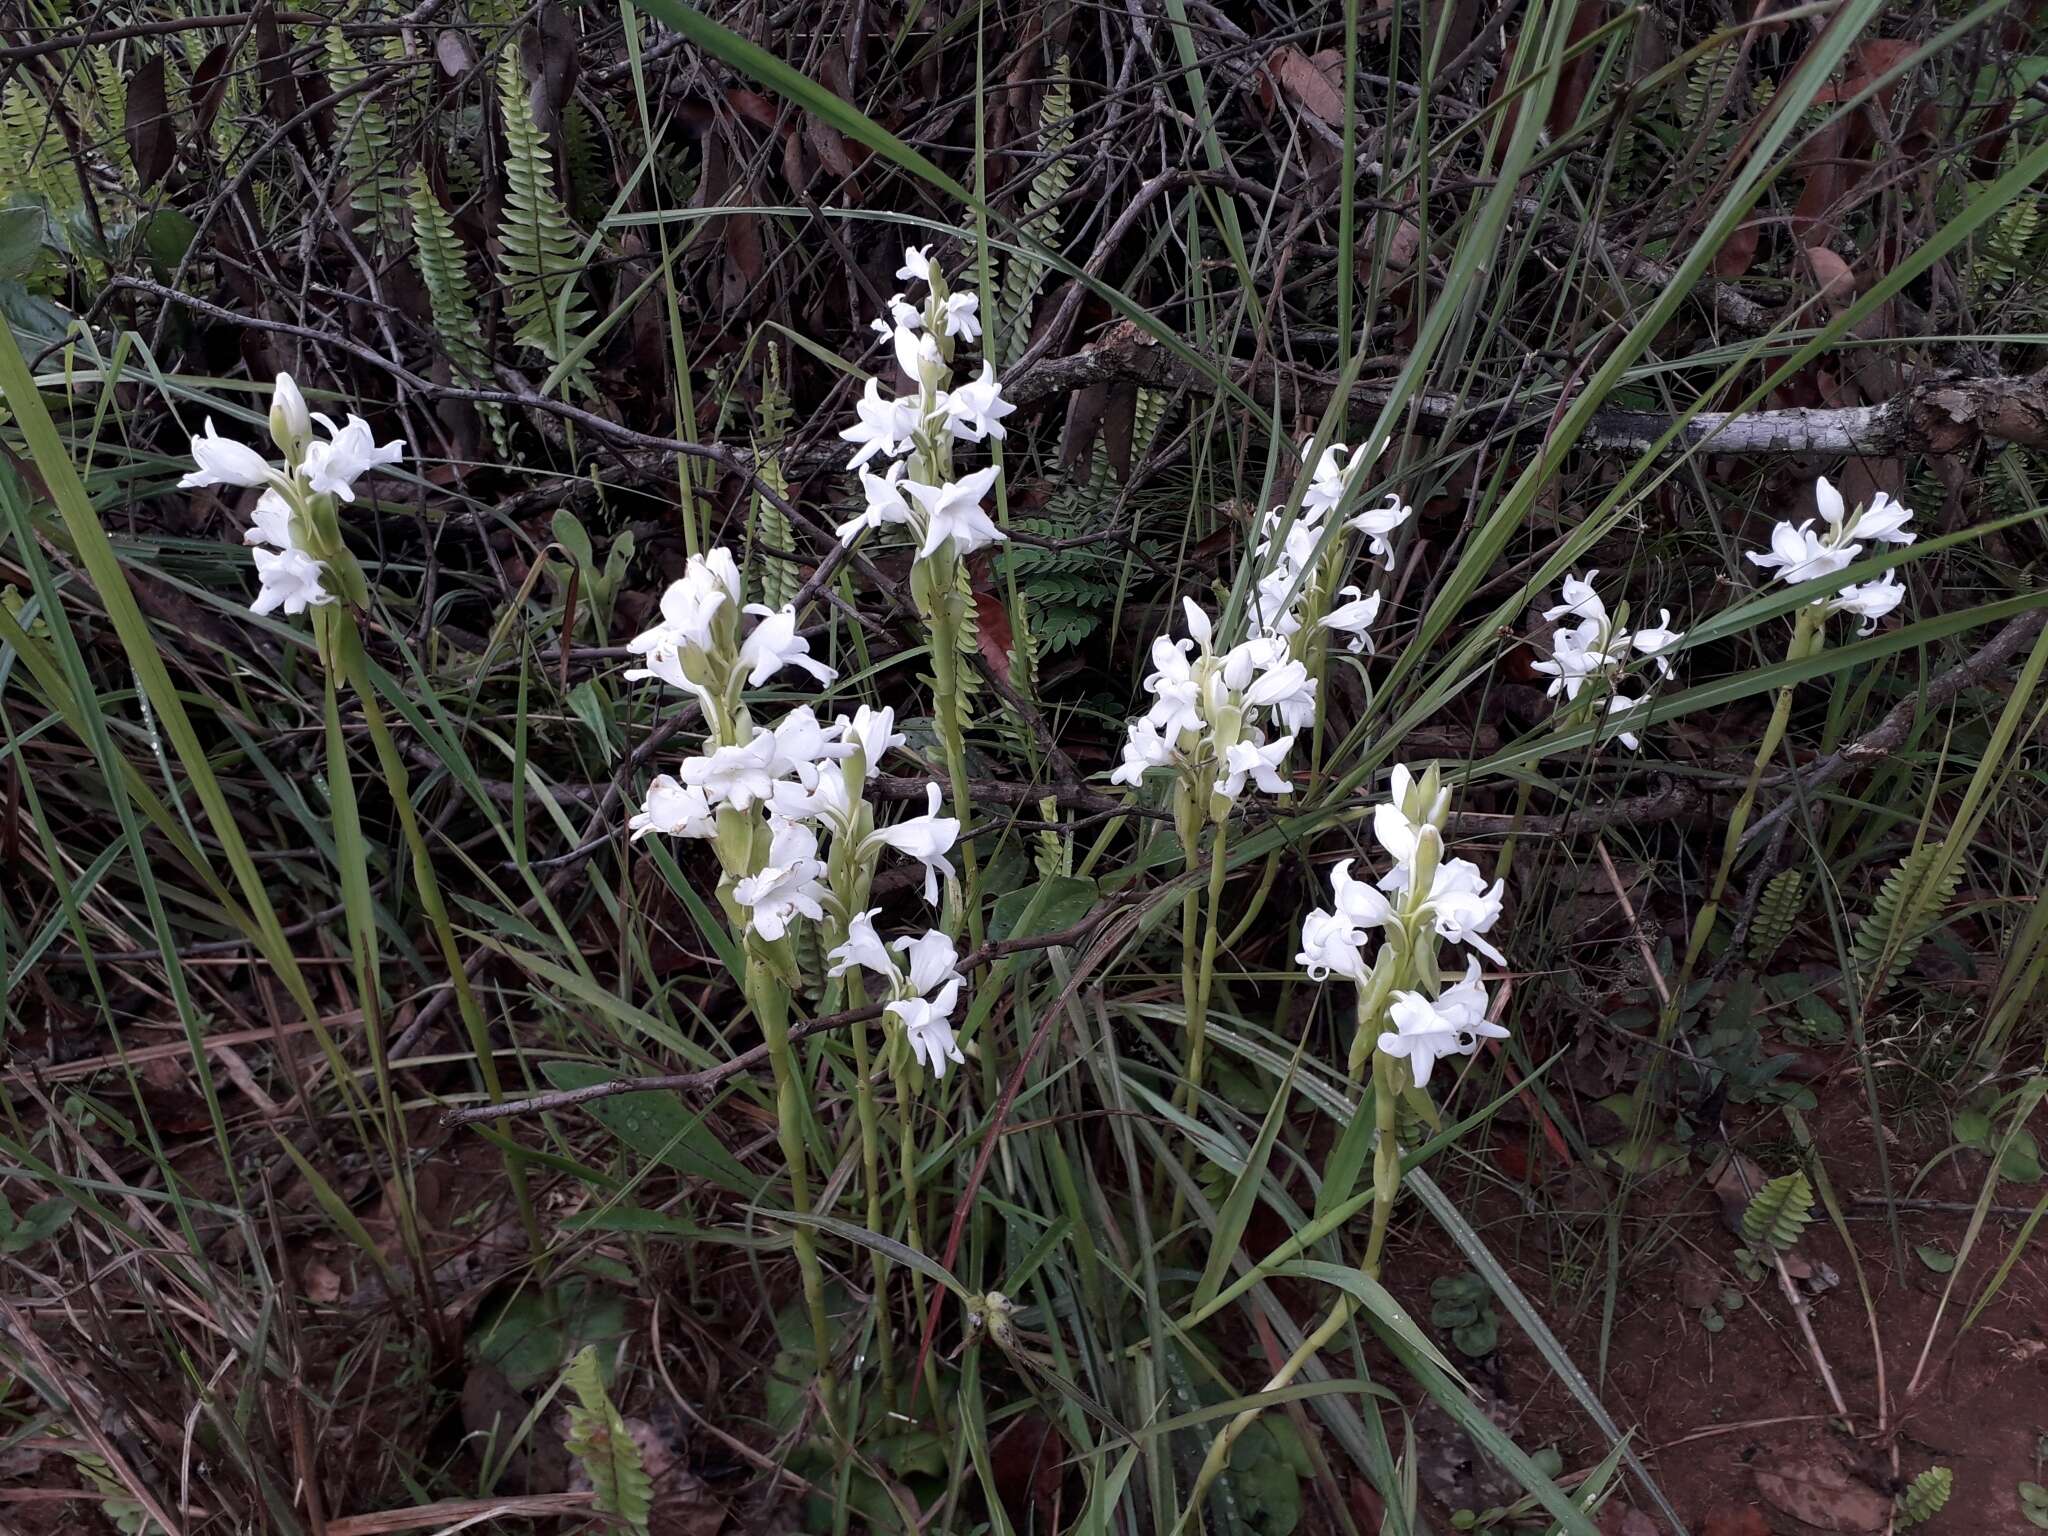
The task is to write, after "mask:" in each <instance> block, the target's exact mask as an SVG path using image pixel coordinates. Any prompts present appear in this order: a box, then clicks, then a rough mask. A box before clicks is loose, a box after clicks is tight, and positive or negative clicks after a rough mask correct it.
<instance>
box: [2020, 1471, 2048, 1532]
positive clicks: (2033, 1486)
mask: <svg viewBox="0 0 2048 1536" xmlns="http://www.w3.org/2000/svg"><path fill="white" fill-rule="evenodd" d="M2019 1503H2020V1513H2021V1514H2022V1515H2023V1516H2025V1517H2026V1521H2027V1524H2029V1525H2031V1526H2036V1527H2038V1528H2039V1529H2041V1530H2044V1531H2048V1488H2043V1487H2042V1486H2041V1485H2040V1484H2039V1483H2021V1484H2020V1486H2019Z"/></svg>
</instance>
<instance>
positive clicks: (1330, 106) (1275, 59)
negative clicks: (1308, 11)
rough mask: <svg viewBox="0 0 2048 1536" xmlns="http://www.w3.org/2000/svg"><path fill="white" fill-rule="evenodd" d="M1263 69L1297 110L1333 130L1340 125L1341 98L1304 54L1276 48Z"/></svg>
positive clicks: (1327, 78) (1342, 119)
mask: <svg viewBox="0 0 2048 1536" xmlns="http://www.w3.org/2000/svg"><path fill="white" fill-rule="evenodd" d="M1266 68H1267V70H1268V71H1269V72H1270V73H1271V75H1272V77H1273V79H1274V80H1275V81H1277V82H1278V83H1279V86H1280V89H1281V90H1282V91H1283V92H1284V93H1285V94H1286V95H1287V96H1288V97H1289V98H1290V99H1291V100H1292V101H1293V102H1294V104H1295V105H1296V106H1297V107H1300V108H1301V109H1302V110H1303V111H1304V112H1309V113H1312V114H1313V115H1315V116H1316V117H1319V118H1321V119H1322V120H1323V121H1324V122H1325V123H1328V124H1329V125H1330V126H1331V127H1332V128H1336V127H1340V126H1342V124H1343V122H1344V97H1343V95H1342V94H1341V93H1340V92H1339V91H1338V90H1337V88H1336V87H1335V86H1334V85H1332V84H1330V79H1329V76H1327V75H1325V74H1324V73H1323V72H1322V71H1321V70H1320V69H1318V68H1316V65H1315V61H1314V60H1313V59H1311V58H1310V57H1309V56H1308V55H1307V54H1305V53H1303V52H1302V51H1301V50H1300V49H1299V48H1295V47H1292V46H1289V47H1286V48H1276V49H1274V50H1273V53H1272V55H1271V56H1270V57H1269V58H1268V59H1267V60H1266Z"/></svg>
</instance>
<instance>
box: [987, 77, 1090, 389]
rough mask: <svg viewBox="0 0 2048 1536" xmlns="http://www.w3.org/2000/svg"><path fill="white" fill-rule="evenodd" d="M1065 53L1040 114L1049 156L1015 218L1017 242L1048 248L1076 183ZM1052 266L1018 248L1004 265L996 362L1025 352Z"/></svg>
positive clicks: (1043, 150)
mask: <svg viewBox="0 0 2048 1536" xmlns="http://www.w3.org/2000/svg"><path fill="white" fill-rule="evenodd" d="M1067 69H1068V63H1067V56H1066V55H1065V54H1061V55H1060V57H1059V61H1058V62H1057V63H1056V64H1055V65H1054V66H1053V76H1054V80H1053V83H1052V85H1051V86H1049V87H1047V89H1046V93H1045V101H1044V102H1043V104H1042V105H1041V106H1040V107H1039V112H1038V147H1039V150H1040V152H1041V153H1042V154H1044V155H1045V156H1046V157H1047V159H1046V163H1045V165H1044V167H1043V168H1042V169H1041V170H1040V171H1039V173H1038V174H1037V175H1036V176H1034V177H1032V178H1031V186H1030V188H1029V190H1028V191H1027V192H1026V193H1025V196H1024V208H1023V211H1022V212H1021V213H1020V214H1019V216H1018V220H1017V226H1018V229H1019V230H1020V231H1021V232H1022V234H1023V235H1024V236H1026V237H1027V238H1026V239H1023V240H1020V241H1019V242H1018V244H1019V245H1025V246H1042V247H1044V248H1045V249H1047V250H1050V249H1052V248H1053V247H1054V246H1055V245H1057V244H1058V243H1059V238H1060V202H1061V200H1062V199H1063V198H1065V197H1066V195H1067V189H1068V188H1069V187H1070V186H1072V185H1073V181H1074V167H1075V161H1074V157H1073V156H1072V155H1071V154H1070V153H1069V152H1068V151H1069V150H1070V149H1071V147H1072V146H1073V142H1074V122H1073V105H1072V97H1071V94H1070V90H1069V81H1068V78H1067ZM1051 270H1052V269H1051V266H1050V264H1049V263H1048V262H1046V261H1045V259H1044V258H1043V257H1041V256H1037V255H1035V254H1032V253H1031V252H1030V251H1023V250H1020V251H1018V252H1016V253H1015V254H1013V255H1012V256H1011V257H1010V259H1009V261H1008V262H1006V263H1005V264H1004V266H1003V291H1002V297H1001V305H1000V308H1001V312H1000V314H999V315H998V316H997V324H996V325H995V326H993V327H991V330H992V331H993V332H994V334H993V335H991V337H990V338H989V339H990V341H991V342H992V343H993V345H991V346H990V347H989V348H988V349H987V350H988V351H989V353H990V354H991V355H992V356H994V358H995V359H996V361H997V362H998V363H999V364H1001V363H1008V362H1010V361H1011V360H1012V359H1014V358H1015V357H1016V356H1017V355H1018V354H1019V353H1020V352H1022V351H1023V350H1024V345H1025V343H1026V342H1027V341H1028V340H1029V339H1030V337H1031V309H1032V305H1033V304H1034V303H1035V302H1036V300H1037V297H1038V290H1039V287H1040V285H1041V284H1043V283H1044V281H1045V275H1046V273H1047V272H1049V271H1051Z"/></svg>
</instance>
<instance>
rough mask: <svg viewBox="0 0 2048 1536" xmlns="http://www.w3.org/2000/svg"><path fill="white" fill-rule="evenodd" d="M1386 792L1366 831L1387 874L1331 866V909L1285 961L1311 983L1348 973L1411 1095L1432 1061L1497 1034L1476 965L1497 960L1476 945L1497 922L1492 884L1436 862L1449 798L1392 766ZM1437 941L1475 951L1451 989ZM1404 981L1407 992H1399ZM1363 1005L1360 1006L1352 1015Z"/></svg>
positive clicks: (1307, 926) (1472, 869)
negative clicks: (1370, 948)
mask: <svg viewBox="0 0 2048 1536" xmlns="http://www.w3.org/2000/svg"><path fill="white" fill-rule="evenodd" d="M1390 794H1391V798H1390V799H1389V800H1388V801H1386V802H1385V803H1383V804H1381V805H1378V806H1375V807H1374V808H1373V820H1372V830H1373V837H1374V838H1375V839H1376V840H1377V841H1378V843H1379V845H1380V847H1381V848H1382V849H1384V850H1385V851H1386V853H1387V854H1388V855H1389V856H1390V857H1391V858H1392V859H1393V860H1394V865H1393V868H1391V869H1390V870H1388V871H1387V873H1386V874H1384V875H1382V876H1381V877H1380V879H1379V881H1378V883H1377V885H1368V884H1366V883H1365V882H1364V881H1362V880H1354V879H1352V878H1351V863H1352V861H1351V860H1350V859H1345V860H1343V861H1342V862H1341V863H1339V864H1338V865H1337V866H1336V867H1335V868H1334V869H1332V870H1331V871H1330V886H1331V896H1332V902H1331V906H1330V908H1317V909H1316V910H1315V911H1313V912H1310V913H1309V914H1308V916H1307V917H1306V918H1305V919H1303V921H1302V929H1301V953H1300V954H1299V955H1297V956H1296V957H1295V958H1296V960H1297V961H1298V962H1299V963H1300V964H1301V965H1302V966H1303V967H1305V968H1306V969H1307V971H1308V973H1309V975H1310V976H1311V977H1313V978H1314V979H1316V980H1317V981H1322V980H1324V979H1326V978H1327V977H1328V976H1329V975H1330V974H1331V973H1332V972H1334V973H1336V974H1338V975H1341V976H1348V977H1349V978H1351V980H1352V981H1353V982H1355V983H1357V984H1358V986H1359V987H1360V988H1361V989H1362V991H1364V992H1365V993H1366V994H1367V996H1369V997H1370V998H1371V1000H1372V1005H1373V1006H1375V1007H1376V1006H1384V1007H1385V1009H1386V1017H1387V1020H1388V1022H1390V1023H1391V1024H1392V1025H1393V1028H1392V1029H1390V1030H1386V1031H1383V1032H1382V1033H1381V1034H1380V1035H1379V1036H1378V1040H1377V1044H1378V1047H1379V1049H1380V1050H1381V1051H1382V1052H1383V1053H1384V1054H1386V1055H1388V1056H1394V1057H1402V1058H1405V1059H1406V1060H1407V1062H1408V1064H1409V1068H1410V1070H1411V1071H1412V1072H1413V1073H1414V1077H1415V1085H1416V1086H1417V1087H1418V1088H1421V1087H1426V1086H1427V1085H1428V1083H1429V1076H1430V1072H1431V1070H1432V1069H1433V1068H1434V1066H1435V1064H1436V1063H1437V1061H1438V1060H1440V1059H1441V1058H1442V1057H1445V1056H1450V1055H1469V1054H1470V1053H1471V1052H1472V1051H1474V1050H1476V1049H1477V1048H1478V1044H1479V1041H1480V1039H1481V1038H1488V1039H1503V1038H1505V1037H1506V1035H1507V1031H1506V1030H1505V1029H1503V1028H1502V1027H1501V1026H1500V1025H1498V1024H1494V1023H1491V1022H1489V1021H1488V1019H1487V995H1486V988H1485V986H1484V984H1483V983H1482V982H1481V980H1480V968H1479V960H1478V958H1477V955H1485V956H1486V957H1487V958H1488V959H1490V960H1492V961H1494V962H1495V963H1496V964H1500V963H1504V962H1503V956H1502V955H1501V952H1500V951H1499V950H1498V949H1496V948H1494V946H1493V945H1492V944H1491V943H1490V942H1488V940H1487V938H1486V935H1487V933H1489V932H1490V931H1491V930H1492V928H1493V926H1494V924H1495V923H1497V922H1498V921H1499V920H1500V914H1501V887H1502V882H1500V881H1498V880H1496V881H1494V883H1493V884H1492V885H1491V886H1488V885H1487V883H1486V877H1485V876H1484V875H1482V874H1481V873H1480V872H1479V867H1478V866H1477V865H1476V864H1474V863H1472V861H1471V860H1469V859H1446V858H1445V857H1444V856H1443V825H1444V821H1445V819H1446V817H1447V816H1448V814H1449V811H1450V792H1449V791H1448V790H1446V789H1443V788H1441V787H1440V785H1439V782H1438V778H1437V772H1436V770H1435V769H1434V768H1432V769H1430V770H1429V771H1428V772H1427V773H1425V774H1424V775H1423V776H1422V778H1421V779H1420V780H1418V779H1416V778H1415V777H1414V775H1412V774H1410V773H1409V771H1408V770H1407V769H1406V768H1405V767H1397V768H1395V769H1394V773H1393V785H1392V788H1391V791H1390ZM1373 929H1379V930H1380V931H1381V934H1382V936H1383V938H1384V940H1385V942H1383V943H1382V944H1381V945H1380V948H1379V953H1378V954H1377V956H1376V957H1375V959H1374V961H1373V964H1372V965H1371V966H1370V967H1368V966H1367V965H1366V962H1365V955H1364V946H1365V944H1366V943H1367V942H1368V936H1369V934H1370V933H1371V931H1372V930H1373ZM1437 940H1442V941H1443V942H1445V943H1448V944H1453V945H1458V944H1462V945H1464V946H1465V947H1466V948H1468V949H1471V950H1474V951H1476V952H1477V955H1473V956H1468V957H1467V961H1466V966H1465V975H1464V979H1463V980H1461V981H1459V982H1457V983H1456V984H1455V985H1452V986H1445V985H1443V978H1442V975H1441V973H1440V971H1439V970H1438V966H1437V957H1436V941H1437ZM1404 981H1406V982H1412V983H1414V985H1412V986H1402V985H1400V983H1401V982H1404ZM1366 1007H1367V1004H1366V1003H1365V1002H1363V1001H1362V1002H1361V1017H1363V1015H1364V1011H1365V1009H1366Z"/></svg>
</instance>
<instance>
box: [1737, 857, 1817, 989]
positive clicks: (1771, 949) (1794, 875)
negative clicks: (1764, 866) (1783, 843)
mask: <svg viewBox="0 0 2048 1536" xmlns="http://www.w3.org/2000/svg"><path fill="white" fill-rule="evenodd" d="M1805 905H1806V873H1805V871H1804V870H1798V869H1781V870H1779V871H1778V872H1777V873H1776V874H1775V875H1773V876H1771V880H1770V884H1768V885H1766V886H1765V887H1764V893H1763V895H1762V897H1761V898H1759V899H1758V901H1757V904H1756V916H1755V917H1753V918H1751V919H1750V923H1749V958H1750V959H1751V961H1753V962H1754V963H1755V964H1757V965H1762V964H1763V963H1764V962H1765V961H1766V960H1768V959H1770V958H1771V956H1773V955H1775V954H1776V953H1777V952H1778V946H1779V945H1781V944H1783V943H1784V942H1785V940H1786V939H1788V938H1790V937H1791V935H1792V925H1793V924H1794V923H1796V922H1798V921H1799V912H1800V909H1801V908H1802V907H1804V906H1805Z"/></svg>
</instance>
